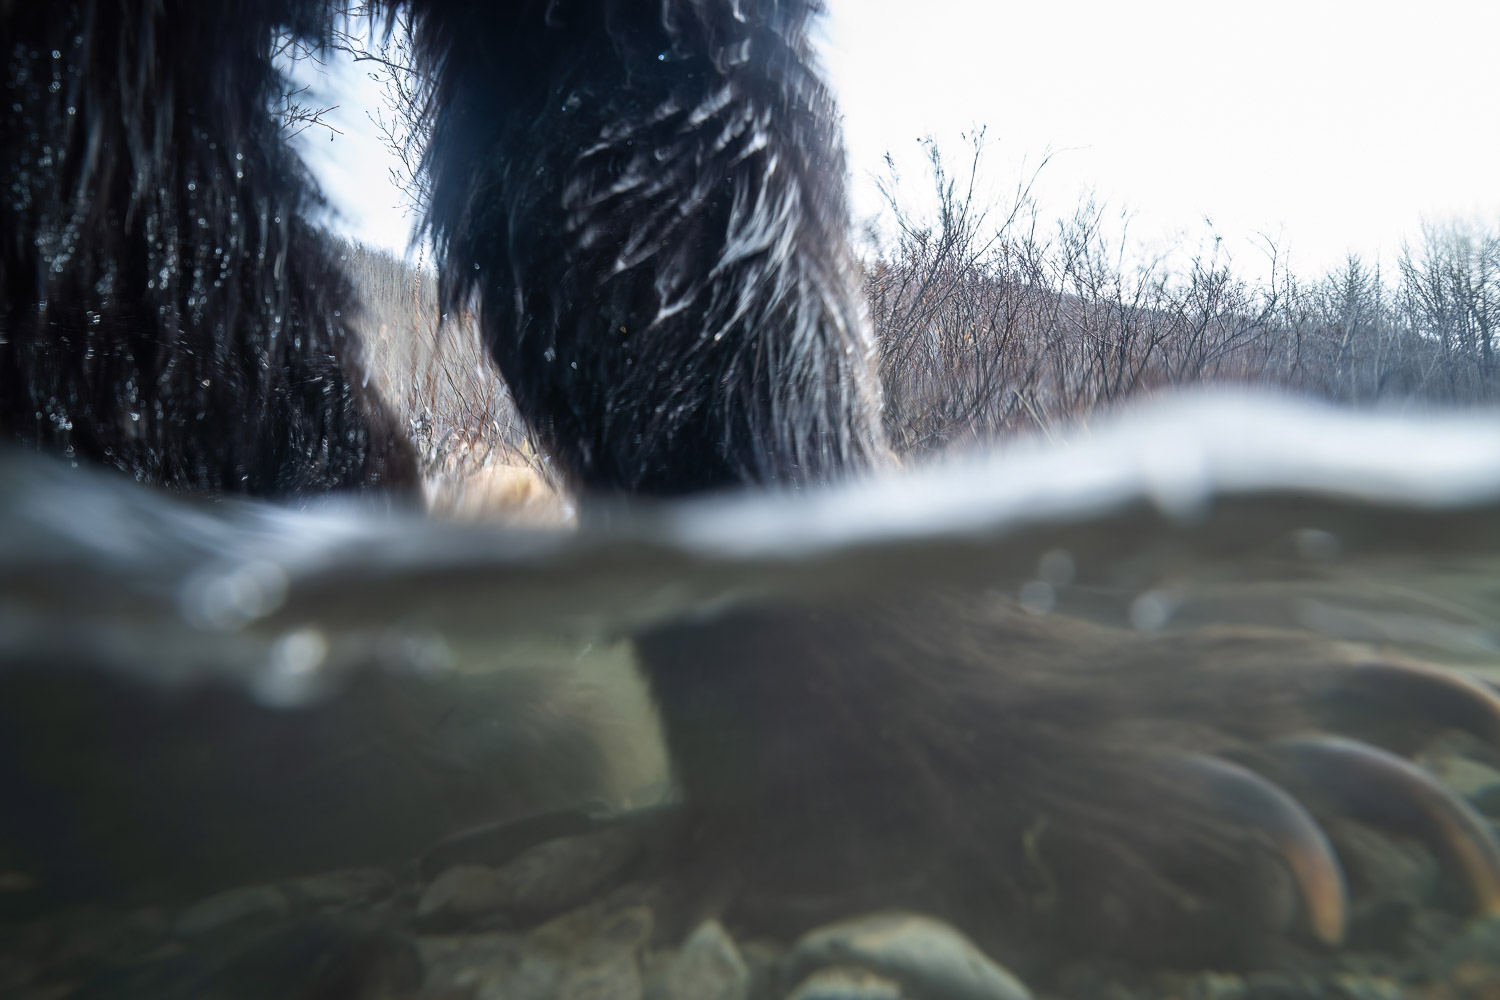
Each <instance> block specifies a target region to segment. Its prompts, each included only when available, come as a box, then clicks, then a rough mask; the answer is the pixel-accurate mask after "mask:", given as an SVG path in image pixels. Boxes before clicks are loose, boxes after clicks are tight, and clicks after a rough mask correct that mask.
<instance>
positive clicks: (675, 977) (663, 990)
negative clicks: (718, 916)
mask: <svg viewBox="0 0 1500 1000" xmlns="http://www.w3.org/2000/svg"><path fill="white" fill-rule="evenodd" d="M749 993H750V969H749V967H748V966H746V964H745V960H744V959H743V958H741V957H740V952H739V949H738V948H736V947H735V945H734V939H733V938H731V937H730V936H729V935H728V934H727V933H726V932H725V930H724V928H723V926H722V925H721V924H720V923H719V922H718V921H717V920H709V921H706V922H705V923H703V924H702V925H700V926H699V927H698V929H697V930H695V931H693V933H692V934H691V935H690V936H689V937H688V939H687V941H686V942H684V943H683V945H682V948H681V950H679V951H678V952H677V954H676V955H674V956H672V958H671V959H670V960H669V961H668V962H667V964H666V967H665V968H664V969H663V970H662V972H661V974H660V975H659V976H658V977H657V978H655V979H653V980H652V982H651V983H650V986H649V988H648V989H647V992H646V996H647V1000H745V998H746V997H748V996H749Z"/></svg>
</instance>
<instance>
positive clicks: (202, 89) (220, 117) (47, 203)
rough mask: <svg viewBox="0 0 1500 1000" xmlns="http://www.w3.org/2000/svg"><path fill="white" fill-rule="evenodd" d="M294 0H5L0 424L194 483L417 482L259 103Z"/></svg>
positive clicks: (293, 168)
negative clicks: (369, 378)
mask: <svg viewBox="0 0 1500 1000" xmlns="http://www.w3.org/2000/svg"><path fill="white" fill-rule="evenodd" d="M329 17H330V14H329V12H328V11H327V10H326V9H324V5H323V4H321V3H308V2H299V0H270V2H263V0H215V2H202V0H161V2H157V0H60V2H57V3H52V2H48V3H32V2H30V0H4V2H3V3H0V40H3V41H0V44H3V46H4V49H5V50H4V52H3V58H4V59H5V73H6V88H5V97H4V101H3V102H0V104H3V106H0V148H3V150H4V159H3V166H0V171H3V178H4V195H3V197H0V294H3V302H0V440H6V439H9V440H11V441H16V442H20V443H23V444H25V445H28V446H31V447H35V448H39V449H42V450H45V451H49V452H54V453H58V454H61V455H64V456H67V457H70V458H74V459H79V460H86V461H90V462H95V463H102V464H105V465H112V466H114V467H116V468H119V469H122V470H124V471H125V472H127V473H129V474H131V475H133V476H135V477H136V478H137V479H140V480H142V481H146V482H151V483H159V484H162V485H166V486H169V487H173V488H176V489H181V490H187V491H192V492H199V493H210V494H219V493H243V494H250V495H253V496H263V497H279V498H286V497H294V496H300V495H307V494H315V493H324V492H328V491H331V490H344V489H354V488H362V487H378V488H384V489H404V490H414V489H415V488H416V487H417V485H418V477H417V468H416V459H415V452H414V451H413V450H412V448H411V446H410V444H409V443H408V442H407V440H406V438H405V436H404V434H403V433H402V431H401V429H400V428H399V427H398V426H397V423H396V421H395V419H394V417H393V416H392V415H391V413H390V412H389V411H388V410H387V409H386V407H385V405H384V404H383V403H382V402H381V400H380V399H379V397H378V396H377V395H376V393H375V391H374V389H373V387H369V386H367V385H366V376H365V374H364V371H363V368H362V364H361V360H360V355H359V344H358V340H357V337H356V335H355V334H354V332H353V328H352V325H351V324H352V322H353V320H354V319H355V317H356V305H355V303H354V299H353V295H352V291H351V288H350V284H349V280H348V278H347V277H346V276H345V274H344V272H343V270H342V269H341V266H340V264H339V261H338V259H337V252H336V251H335V250H334V249H333V248H332V246H331V244H330V243H329V241H328V240H327V238H326V237H325V236H324V235H323V234H322V233H321V232H320V231H319V230H317V229H316V228H314V227H313V226H312V225H311V224H310V223H309V222H308V221H307V218H306V216H307V214H308V212H309V211H310V210H312V209H314V208H316V207H317V205H318V195H317V193H316V190H315V188H314V186H313V185H312V183H311V181H310V179H309V178H308V176H307V174H306V172H305V170H304V169H303V166H302V163H301V162H300V160H299V159H298V158H297V156H296V154H295V153H294V152H293V151H292V150H291V149H290V147H289V146H288V145H287V144H286V142H285V140H284V138H283V136H282V135H281V134H280V128H279V125H278V123H277V122H275V121H274V120H273V119H272V117H271V116H270V115H269V114H268V107H269V102H270V101H271V100H272V99H273V98H275V97H276V96H277V95H279V94H282V93H285V89H286V88H285V85H284V82H283V81H282V79H281V77H280V76H279V74H278V73H277V72H276V71H275V69H274V68H273V66H272V63H271V54H272V45H273V42H275V40H276V39H277V37H278V36H279V34H280V33H283V32H284V33H289V34H292V35H300V36H301V37H304V38H306V39H308V40H309V41H310V42H312V43H313V44H316V43H317V41H318V40H319V39H321V38H323V37H324V36H325V33H326V32H327V30H328V26H329V23H330V22H329Z"/></svg>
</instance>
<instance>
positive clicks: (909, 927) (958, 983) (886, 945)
mask: <svg viewBox="0 0 1500 1000" xmlns="http://www.w3.org/2000/svg"><path fill="white" fill-rule="evenodd" d="M786 964H787V969H788V971H789V972H790V974H791V978H792V979H793V980H794V981H795V980H801V979H803V978H804V977H805V976H806V975H807V974H809V973H810V972H812V971H814V970H816V969H818V968H820V967H824V966H848V965H858V966H863V967H865V968H868V969H870V970H872V971H873V972H876V973H878V974H881V975H884V976H889V977H890V978H891V979H893V980H895V981H896V982H898V983H899V984H900V985H901V987H902V989H903V990H904V991H905V992H906V993H907V994H909V995H910V996H911V997H913V998H914V1000H1031V992H1030V991H1029V990H1028V989H1027V988H1026V987H1025V986H1023V985H1021V983H1020V981H1019V980H1017V979H1016V978H1015V977H1014V976H1012V975H1011V974H1010V973H1009V972H1006V971H1005V970H1004V969H1002V968H1001V967H1000V966H998V965H996V964H995V963H994V962H992V961H990V959H989V958H987V957H986V956H985V955H984V953H983V952H981V951H980V950H979V949H978V948H977V947H976V946H975V945H974V944H973V942H971V941H970V940H969V939H968V938H966V937H964V936H963V935H962V934H960V933H959V932H958V931H956V930H954V929H953V928H952V927H950V926H948V925H947V924H945V923H942V922H940V921H937V920H933V919H932V918H930V917H923V916H919V915H917V914H912V913H880V914H874V915H871V916H866V917H857V918H855V919H853V920H846V921H841V922H840V923H836V924H830V925H828V926H826V927H820V928H818V929H817V930H813V931H809V932H808V933H807V934H804V935H803V936H802V938H801V939H800V940H799V941H798V942H797V944H796V946H795V947H794V948H793V949H792V952H791V954H790V955H788V956H787V963H786Z"/></svg>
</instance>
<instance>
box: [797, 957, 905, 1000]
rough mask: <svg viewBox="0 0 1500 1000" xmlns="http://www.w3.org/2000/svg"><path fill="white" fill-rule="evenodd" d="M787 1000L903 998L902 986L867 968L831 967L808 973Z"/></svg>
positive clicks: (883, 999)
mask: <svg viewBox="0 0 1500 1000" xmlns="http://www.w3.org/2000/svg"><path fill="white" fill-rule="evenodd" d="M786 1000H902V994H901V987H900V986H897V985H896V984H895V983H893V982H891V981H890V980H889V979H886V978H885V977H884V976H877V975H875V974H874V973H873V972H869V971H868V970H865V969H846V968H844V967H842V966H837V965H836V966H832V967H830V968H827V969H819V970H818V971H817V972H814V973H813V974H812V975H810V976H808V977H807V978H806V979H804V980H802V982H800V983H798V984H797V987H796V988H795V989H794V990H792V992H790V993H788V994H787V995H786Z"/></svg>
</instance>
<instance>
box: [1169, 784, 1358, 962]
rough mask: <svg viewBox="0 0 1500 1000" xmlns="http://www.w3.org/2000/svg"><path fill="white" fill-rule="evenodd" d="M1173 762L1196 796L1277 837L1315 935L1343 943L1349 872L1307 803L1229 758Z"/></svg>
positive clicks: (1271, 838) (1279, 851)
mask: <svg viewBox="0 0 1500 1000" xmlns="http://www.w3.org/2000/svg"><path fill="white" fill-rule="evenodd" d="M1171 763H1172V764H1175V765H1176V767H1175V768H1173V770H1174V771H1175V772H1176V774H1175V776H1176V777H1178V778H1180V780H1182V781H1183V782H1184V783H1185V785H1186V786H1187V788H1188V790H1189V791H1190V792H1192V793H1193V794H1194V796H1195V797H1197V798H1199V799H1201V800H1203V801H1207V802H1209V803H1211V804H1212V805H1214V806H1216V807H1217V808H1218V809H1219V810H1220V811H1222V812H1223V814H1224V815H1226V816H1227V817H1229V818H1231V819H1233V820H1235V821H1236V822H1238V823H1240V824H1242V825H1244V826H1246V827H1248V828H1250V829H1253V830H1255V831H1257V832H1259V833H1260V834H1262V835H1263V836H1264V837H1265V838H1266V839H1267V840H1269V841H1270V842H1271V845H1272V846H1273V847H1274V848H1275V850H1276V853H1277V855H1278V856H1279V857H1280V858H1281V859H1282V861H1283V862H1284V863H1285V864H1286V866H1287V869H1288V870H1289V871H1290V873H1291V875H1292V879H1293V880H1294V881H1295V883H1296V886H1297V891H1298V893H1299V895H1300V896H1301V899H1302V905H1303V907H1304V908H1305V910H1306V913H1307V919H1308V924H1309V926H1310V927H1311V928H1312V932H1313V934H1314V936H1316V937H1317V939H1318V940H1319V941H1321V942H1323V943H1324V944H1328V945H1336V944H1338V943H1339V942H1341V941H1342V940H1343V938H1344V927H1345V922H1346V902H1347V899H1348V894H1347V893H1346V891H1345V889H1344V872H1343V869H1342V868H1340V867H1339V863H1338V858H1337V856H1336V855H1335V854H1334V851H1333V847H1332V845H1330V844H1329V843H1328V838H1327V837H1326V836H1324V834H1323V830H1322V828H1321V827H1319V826H1318V823H1317V821H1316V820H1315V819H1313V817H1312V816H1311V814H1309V813H1308V811H1307V810H1306V809H1304V808H1303V807H1302V805H1301V803H1299V802H1298V801H1297V800H1296V799H1294V798H1292V797H1291V796H1290V795H1288V794H1287V793H1286V792H1284V791H1282V790H1281V789H1280V788H1277V787H1276V786H1275V785H1273V784H1271V783H1270V782H1269V781H1267V780H1266V779H1265V778H1262V777H1261V776H1260V775H1258V774H1256V773H1255V772H1254V771H1251V770H1249V769H1248V768H1244V767H1241V766H1239V765H1238V764H1232V763H1230V762H1229V761H1227V760H1221V759H1219V758H1217V757H1206V756H1203V755H1201V754H1183V755H1181V756H1177V757H1173V758H1171Z"/></svg>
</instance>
